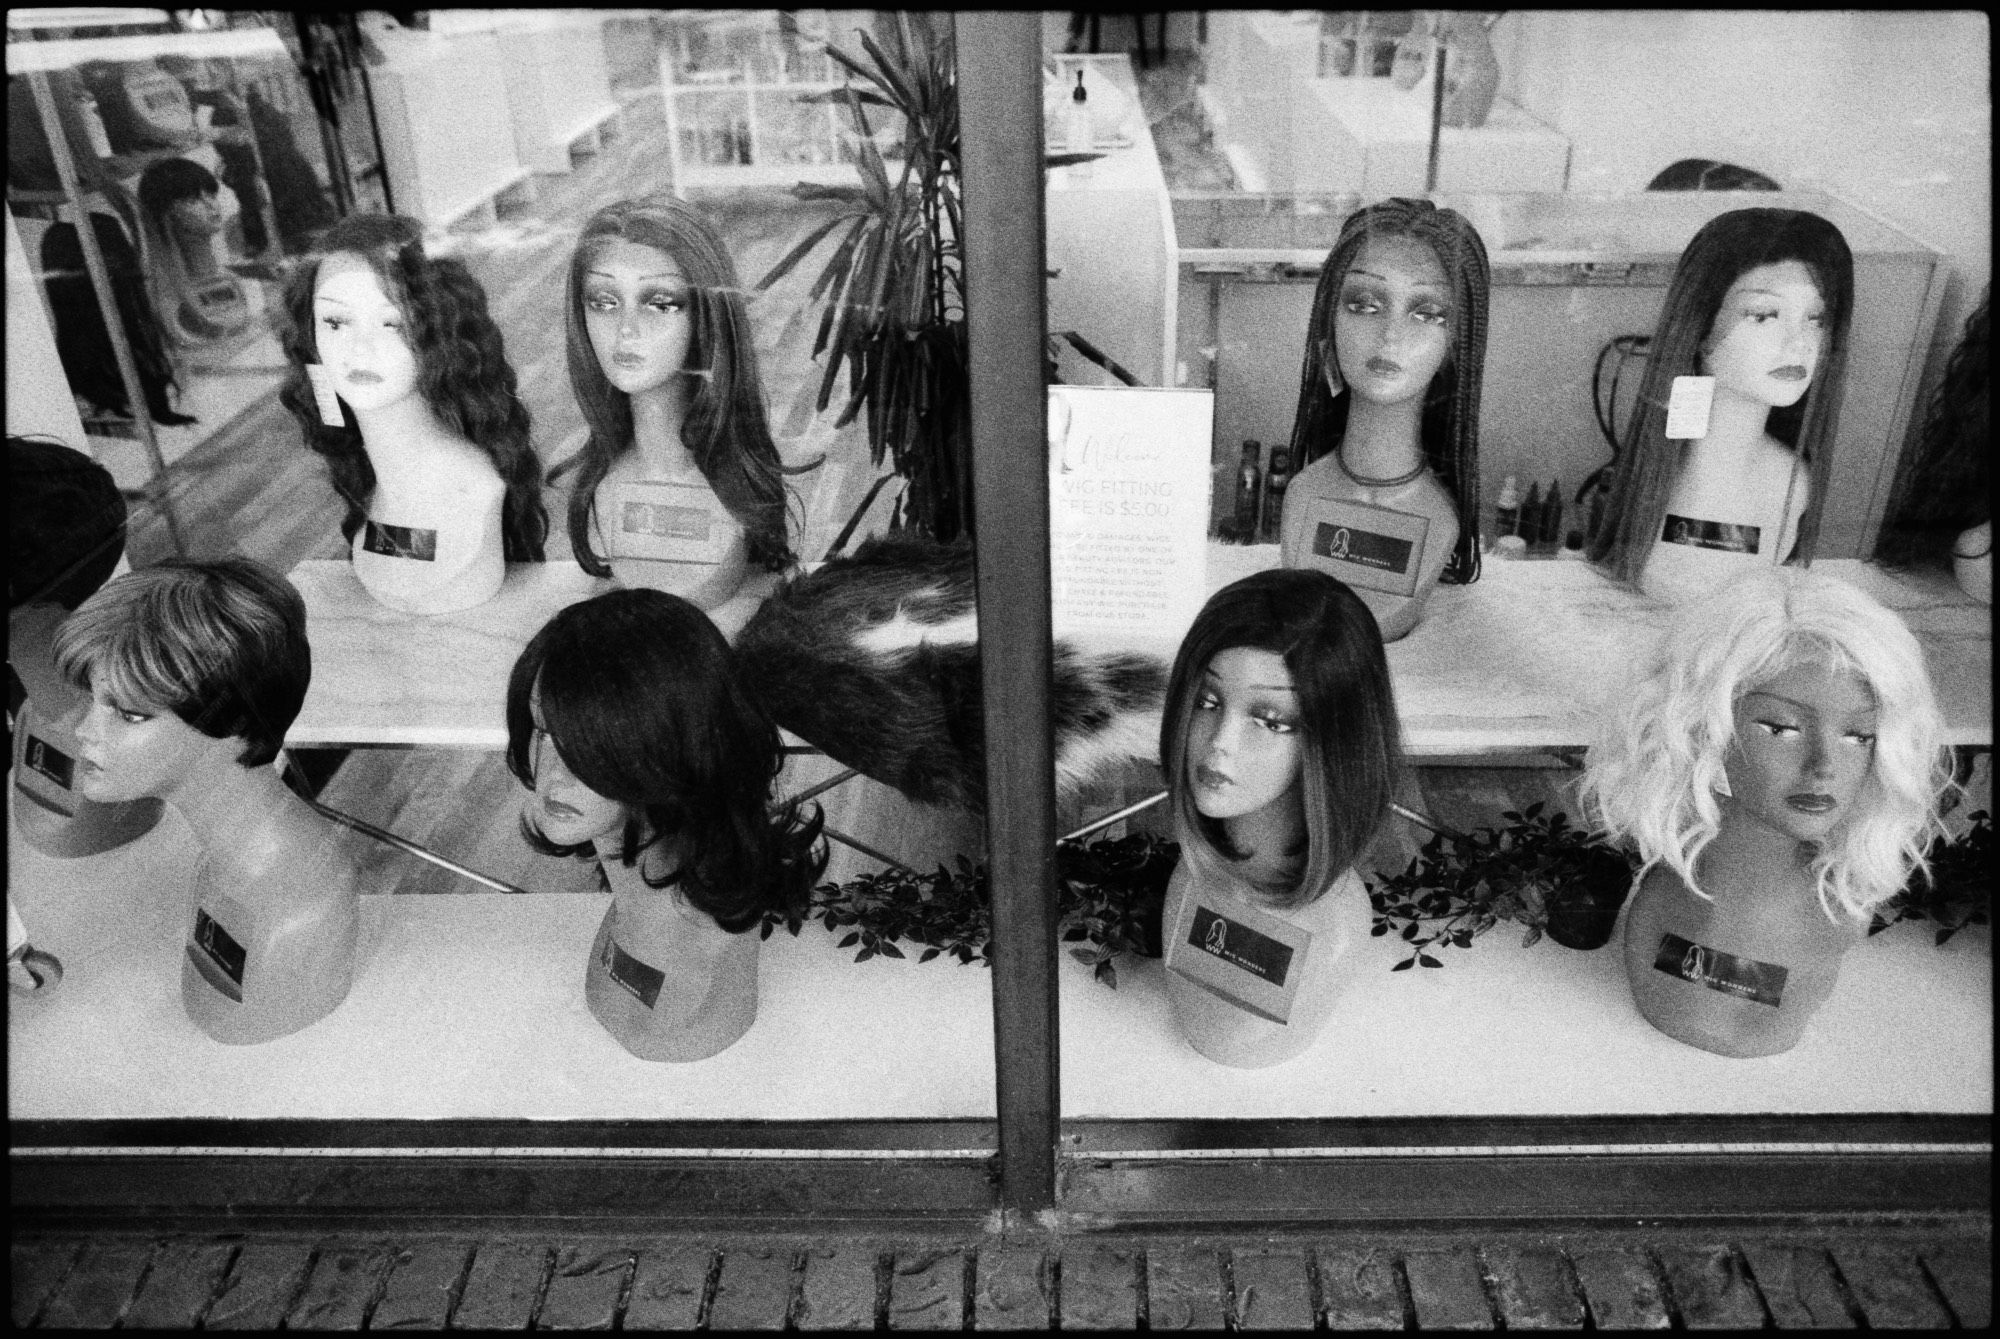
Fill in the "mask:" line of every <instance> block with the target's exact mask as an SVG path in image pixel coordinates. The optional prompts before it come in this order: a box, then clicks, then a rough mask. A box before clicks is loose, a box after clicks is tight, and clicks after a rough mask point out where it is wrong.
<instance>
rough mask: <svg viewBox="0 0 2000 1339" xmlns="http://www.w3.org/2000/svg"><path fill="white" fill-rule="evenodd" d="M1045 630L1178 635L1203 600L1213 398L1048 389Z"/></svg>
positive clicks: (1156, 390)
mask: <svg viewBox="0 0 2000 1339" xmlns="http://www.w3.org/2000/svg"><path fill="white" fill-rule="evenodd" d="M1048 419H1049V422H1048V443H1049V535H1050V547H1051V552H1050V554H1049V576H1050V578H1051V580H1052V582H1053V592H1052V603H1053V605H1054V620H1055V631H1056V633H1057V635H1062V634H1064V633H1075V632H1113V633H1115V632H1126V633H1133V632H1137V633H1142V634H1153V635H1159V636H1170V637H1178V636H1179V635H1180V634H1181V633H1182V632H1184V631H1185V630H1186V629H1187V627H1188V625H1189V624H1191V623H1193V622H1194V616H1195V615H1196V614H1198V613H1200V612H1201V606H1202V602H1203V601H1204V600H1205V599H1206V598H1207V595H1208V572H1207V562H1208V489H1209V468H1208V467H1209V437H1210V434H1211V433H1212V431H1213V428H1214V421H1215V394H1214V392H1213V391H1207V390H1170V389H1165V388H1160V387H1151V386H1051V387H1049V398H1048Z"/></svg>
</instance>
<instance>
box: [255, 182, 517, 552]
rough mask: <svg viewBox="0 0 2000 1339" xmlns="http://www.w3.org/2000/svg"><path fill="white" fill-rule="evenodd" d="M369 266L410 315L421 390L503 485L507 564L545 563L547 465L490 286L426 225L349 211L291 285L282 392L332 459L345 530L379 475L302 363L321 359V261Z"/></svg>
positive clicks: (362, 512) (357, 434)
mask: <svg viewBox="0 0 2000 1339" xmlns="http://www.w3.org/2000/svg"><path fill="white" fill-rule="evenodd" d="M339 255H348V256H354V257H357V258H359V259H360V260H362V261H364V262H365V263H366V264H367V266H368V268H369V269H370V270H372V271H373V272H374V274H375V277H376V279H377V280H379V281H380V282H381V285H382V292H383V293H384V294H385V295H386V296H387V297H388V299H389V300H390V301H392V302H394V303H395V304H396V305H397V306H398V307H399V308H401V310H402V314H403V319H404V322H405V325H404V332H405V333H404V339H405V341H406V342H407V343H408V345H409V348H410V352H411V353H412V354H413V355H414V356H415V358H416V365H417V393H418V394H420V395H422V396H423V399H424V403H425V404H426V405H428V406H429V407H430V410H431V412H432V413H433V414H435V415H436V416H437V420H438V422H439V423H441V424H443V425H444V426H445V427H446V428H447V429H449V430H450V431H451V432H452V433H454V434H456V435H457V436H459V437H461V438H463V439H464V440H466V441H467V442H470V443H471V444H472V445H473V446H475V447H478V448H479V450H480V451H482V452H484V453H485V455H486V456H487V458H488V459H489V460H491V461H492V462H493V468H494V470H495V471H496V472H497V473H498V474H499V476H500V479H501V482H502V483H503V484H505V486H506V493H505V496H504V497H503V499H502V501H501V505H500V536H501V541H502V546H503V552H504V554H505V557H506V560H507V561H508V562H540V561H542V544H543V540H544V539H545V538H546V537H547V534H548V528H549V520H548V512H547V511H546V510H544V508H543V506H542V462H541V458H540V457H539V456H537V455H536V454H535V448H534V445H533V443H532V442H531V441H530V439H529V424H528V408H527V406H526V405H524V404H522V403H521V397H520V396H519V395H517V394H515V376H514V369H513V367H512V366H511V365H510V364H509V363H508V361H507V350H506V344H505V341H504V340H503V339H502V337H501V334H500V327H499V326H497V325H495V324H494V322H493V317H492V315H491V314H490V313H489V312H488V311H487V308H486V291H485V290H484V289H483V288H481V287H480V286H479V281H478V280H476V279H474V278H473V277H472V274H471V272H470V271H469V270H467V269H466V268H465V265H464V263H463V262H462V261H459V260H457V259H456V258H454V257H450V256H431V255H428V254H426V253H425V251H424V229H423V225H422V224H421V223H418V222H417V221H416V220H415V219H411V218H404V217H402V216H400V215H393V214H352V215H349V216H348V217H347V218H344V219H342V220H341V221H340V222H339V223H336V224H335V225H334V226H333V227H331V228H329V229H327V230H326V233H325V234H324V235H323V236H322V237H321V239H320V243H319V249H318V251H316V252H315V253H314V254H313V255H312V256H311V257H309V258H308V259H307V260H306V261H305V262H304V263H303V264H301V265H300V266H299V267H298V269H297V270H295V271H294V272H293V274H292V276H291V278H290V279H289V280H288V281H287V283H286V285H285V313H286V316H287V318H288V319H287V321H286V323H285V329H284V332H283V339H284V348H285V357H286V358H287V359H288V360H289V361H290V363H291V372H290V374H289V375H288V376H287V377H286V378H285V383H284V385H283V387H282V388H281V389H280V390H279V392H278V398H279V400H280V401H281V402H282V403H283V404H284V406H285V408H287V409H289V410H291V412H292V417H293V418H295V419H297V420H298V424H299V429H300V431H302V432H303V433H304V434H305V440H306V445H307V446H308V447H311V448H312V449H313V450H314V451H316V452H318V453H319V454H320V455H322V456H325V457H326V463H327V470H328V472H329V473H330V474H331V475H332V476H333V486H334V489H335V491H337V492H338V493H339V494H340V496H341V499H342V500H343V501H345V502H346V504H347V515H346V517H345V518H344V519H343V520H342V522H341V533H342V534H343V535H344V536H346V537H348V538H350V539H351V538H353V536H354V533H355V531H357V530H359V529H360V528H361V523H362V522H363V521H364V520H366V519H367V515H368V503H369V500H370V499H371V498H372V497H373V496H374V494H375V470H374V467H373V466H371V465H370V464H369V462H368V453H367V451H366V450H364V449H363V446H362V440H361V428H360V425H359V424H358V423H357V422H356V421H355V418H354V411H353V409H351V408H350V407H348V406H347V405H346V404H342V405H341V408H340V417H341V423H340V426H339V427H329V426H328V425H327V424H325V423H323V422H321V421H320V416H319V408H318V402H317V400H316V399H315V398H314V396H313V391H312V385H311V382H310V381H309V380H308V378H307V376H306V367H307V366H308V365H309V364H313V363H317V362H319V361H320V356H319V348H318V345H317V343H316V342H315V337H314V333H313V332H314V329H315V324H314V320H313V295H314V293H315V291H316V290H317V288H318V284H319V273H320V267H321V265H322V264H323V263H324V262H325V261H326V260H327V258H329V257H332V256H339Z"/></svg>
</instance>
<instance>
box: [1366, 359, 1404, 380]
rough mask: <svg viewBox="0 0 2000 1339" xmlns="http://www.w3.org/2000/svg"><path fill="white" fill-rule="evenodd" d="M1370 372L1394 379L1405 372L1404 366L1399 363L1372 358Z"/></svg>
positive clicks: (1369, 362)
mask: <svg viewBox="0 0 2000 1339" xmlns="http://www.w3.org/2000/svg"><path fill="white" fill-rule="evenodd" d="M1368 370H1369V371H1370V372H1379V373H1381V374H1382V375H1383V376H1385V377H1393V376H1395V375H1397V374H1398V373H1400V372H1401V371H1402V370H1403V365H1402V364H1401V363H1398V362H1392V361H1390V360H1389V359H1387V358H1370V359H1369V360H1368Z"/></svg>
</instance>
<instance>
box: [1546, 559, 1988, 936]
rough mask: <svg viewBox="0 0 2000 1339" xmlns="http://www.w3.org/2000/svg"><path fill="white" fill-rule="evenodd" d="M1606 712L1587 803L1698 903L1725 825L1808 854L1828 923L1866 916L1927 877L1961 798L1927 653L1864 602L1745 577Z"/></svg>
mask: <svg viewBox="0 0 2000 1339" xmlns="http://www.w3.org/2000/svg"><path fill="white" fill-rule="evenodd" d="M1614 700H1615V702H1616V704H1617V705H1616V706H1615V707H1614V708H1612V709H1611V710H1610V711H1609V712H1608V713H1607V714H1606V716H1605V718H1604V720H1603V722H1602V724H1601V728H1600V732H1599V739H1598V742H1597V744H1596V745H1595V746H1594V747H1593V748H1592V749H1591V752H1590V756H1589V760H1588V764H1587V766H1586V768H1585V772H1584V778H1583V783H1582V794H1583V796H1584V798H1585V801H1586V802H1587V803H1588V804H1589V805H1590V806H1591V807H1592V809H1593V810H1594V811H1595V812H1596V813H1597V814H1598V815H1599V816H1600V820H1601V821H1602V822H1603V824H1604V826H1605V827H1606V828H1607V829H1608V830H1609V831H1610V832H1611V833H1613V834H1614V835H1616V836H1620V837H1625V838H1629V839H1630V840H1632V841H1633V842H1634V843H1635V844H1636V845H1637V846H1638V848H1639V852H1640V855H1641V856H1642V857H1643V858H1644V859H1645V861H1646V862H1647V863H1648V864H1653V863H1656V862H1664V863H1666V864H1667V866H1668V867H1669V868H1671V869H1672V870H1673V871H1674V872H1675V873H1676V874H1677V875H1679V876H1680V878H1681V879H1682V880H1683V881H1684V882H1685V883H1686V884H1687V885H1688V887H1690V888H1692V889H1694V891H1695V892H1696V893H1698V894H1701V895H1702V896H1704V897H1705V896H1707V894H1705V893H1701V888H1700V886H1699V884H1698V883H1697V882H1696V880H1695V876H1694V869H1695V861H1696V858H1697V857H1698V856H1699V855H1700V854H1701V852H1702V850H1703V848H1705V847H1706V846H1707V845H1708V844H1709V843H1710V842H1711V841H1713V840H1714V839H1715V837H1716V834H1717V833H1718V832H1720V831H1721V830H1722V828H1723V825H1724V824H1725V823H1736V822H1753V823H1761V824H1763V825H1764V826H1766V827H1769V828H1772V829H1774V830H1775V831H1777V832H1780V833H1783V834H1785V835H1787V836H1790V837H1792V838H1793V839H1794V840H1796V841H1799V842H1802V843H1810V844H1811V846H1812V847H1813V848H1814V851H1813V854H1812V858H1811V866H1810V867H1811V871H1812V874H1813V877H1814V879H1815V881H1816V884H1817V887H1818V890H1819V897H1820V902H1821V905H1822V906H1823V907H1824V908H1825V909H1826V912H1827V915H1828V916H1829V917H1834V916H1835V915H1836V912H1837V911H1845V912H1846V913H1848V914H1849V915H1852V916H1856V917H1860V916H1865V915H1867V914H1868V913H1869V912H1870V911H1871V910H1873V908H1875V907H1876V906H1878V905H1880V904H1881V903H1882V902H1883V901H1884V900H1886V899H1887V898H1889V897H1890V896H1891V895H1893V894H1894V893H1895V892H1896V891H1897V890H1898V889H1900V888H1901V887H1902V886H1903V884H1904V882H1905V880H1906V879H1907V878H1908V877H1909V875H1910V873H1911V871H1912V870H1913V869H1915V868H1917V867H1918V866H1919V865H1921V863H1922V852H1923V850H1924V848H1925V846H1926V845H1927V844H1928V842H1929V840H1930V838H1931V836H1932V835H1933V833H1934V832H1935V831H1936V830H1937V810H1938V802H1939V799H1940V797H1941V796H1942V794H1943V793H1944V791H1945V789H1946V788H1947V787H1948V786H1949V785H1950V784H1951V770H1950V762H1949V754H1948V752H1947V750H1946V749H1945V748H1944V745H1943V739H1944V722H1943V719H1942V718H1941V717H1940V716H1939V714H1938V708H1937V703H1936V700H1935V698H1934V697H1933V695H1932V692H1931V685H1930V679H1929V676H1928V675H1927V674H1926V673H1925V670H1924V657H1923V650H1922V648H1921V647H1920V646H1919V645H1918V644H1917V639H1916V638H1915V637H1914V636H1912V635H1911V633H1910V630H1909V629H1908V628H1907V627H1905V626H1904V625H1903V621H1902V619H1900V618H1898V617H1897V616H1896V614H1895V613H1894V612H1893V611H1891V610H1889V609H1887V608H1885V607H1883V606H1882V605H1881V604H1878V603H1877V602H1876V601H1875V600H1874V599H1873V598H1872V597H1870V596H1868V595H1866V594H1864V593H1863V592H1862V591H1860V590H1858V589H1856V588H1855V587H1853V586H1850V585H1848V584H1846V583H1845V582H1842V581H1837V580H1835V579H1834V578H1832V577H1829V576H1824V575H1821V574H1818V573H1815V572H1812V571H1810V570H1807V569H1802V568H1796V567H1776V568H1770V567H1766V568H1757V569H1753V570H1752V571H1750V572H1747V573H1745V574H1744V575H1743V576H1742V577H1740V578H1738V579H1737V580H1736V581H1733V582H1731V583H1730V584H1729V585H1727V586H1724V587H1722V588H1721V589H1720V590H1717V591H1715V592H1713V593H1712V594H1710V595H1707V596H1704V597H1702V598H1701V599H1699V600H1696V601H1694V602H1693V603H1691V604H1689V605H1687V606H1685V607H1683V608H1682V609H1681V610H1680V611H1679V612H1678V613H1677V614H1676V616H1675V618H1674V621H1673V622H1672V624H1671V625H1670V626H1669V629H1668V631H1667V633H1666V635H1665V636H1664V637H1662V638H1661V640H1660V642H1659V645H1658V646H1657V648H1656V649H1655V650H1654V652H1653V653H1652V655H1651V656H1650V657H1649V658H1648V659H1647V660H1646V661H1645V662H1644V663H1643V664H1642V665H1641V666H1640V667H1639V668H1638V673H1637V675H1636V683H1635V684H1634V685H1633V686H1632V687H1631V689H1630V690H1629V691H1627V692H1625V693H1623V694H1622V695H1620V696H1619V697H1617V698H1616V699H1614ZM1795 799H1798V800H1800V801H1801V802H1799V803H1794V802H1793V801H1794V800H1795Z"/></svg>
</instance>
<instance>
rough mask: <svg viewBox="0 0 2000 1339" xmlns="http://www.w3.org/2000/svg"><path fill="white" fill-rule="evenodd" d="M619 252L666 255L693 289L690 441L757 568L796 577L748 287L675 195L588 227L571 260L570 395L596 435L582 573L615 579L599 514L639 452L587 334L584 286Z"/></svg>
mask: <svg viewBox="0 0 2000 1339" xmlns="http://www.w3.org/2000/svg"><path fill="white" fill-rule="evenodd" d="M618 240H623V241H627V242H631V243H634V244H635V245H638V246H647V247H651V248H653V249H654V250H655V251H659V252H662V253H663V254H665V255H667V256H669V257H671V258H672V259H673V262H674V264H676V265H678V266H679V267H680V270H681V274H682V275H683V276H685V277H686V279H687V284H688V302H689V308H688V310H689V312H690V314H691V316H692V317H693V324H694V332H693V333H694V338H693V339H692V341H690V343H689V346H688V370H689V372H690V373H691V374H692V375H693V376H694V388H693V389H694V393H693V395H692V396H690V397H689V402H688V412H687V421H686V423H685V424H683V425H682V428H681V440H682V441H683V442H685V443H686V444H687V448H688V451H689V453H690V454H692V455H693V457H694V462H695V464H696V466H698V467H699V468H700V470H701V474H702V477H703V478H704V479H706V480H708V485H709V487H711V488H713V489H714V490H715V495H716V496H717V497H718V498H720V499H721V500H722V504H723V505H724V506H725V507H727V508H728V509H729V512H730V515H732V516H734V517H735V518H736V523H737V524H738V525H740V526H742V527H743V529H744V531H745V532H746V538H747V540H748V544H749V554H750V561H751V562H752V563H755V564H756V565H757V566H759V567H762V568H763V569H765V570H766V571H771V572H777V571H782V570H784V569H785V568H787V567H790V566H791V565H792V563H793V561H794V559H793V556H792V548H791V544H790V543H789V541H788V540H787V538H786V532H785V525H786V515H785V511H786V507H785V498H786V495H785V481H784V467H783V466H782V465H781V464H780V463H779V459H778V448H777V446H776V444H775V443H773V442H772V440H771V429H770V426H769V424H768V423H767V422H766V420H765V416H764V388H763V385H762V383H761V382H760V381H759V380H758V376H757V342H756V339H755V337H754V332H753V331H752V330H751V328H750V313H749V309H748V307H747V305H746V304H745V303H744V301H743V285H742V283H741V281H739V280H738V279H737V277H736V266H735V263H734V262H732V261H731V260H730V258H729V252H728V250H727V249H726V248H725V247H724V246H723V245H722V239H721V238H720V237H718V236H717V235H716V232H715V229H714V228H713V227H712V226H711V225H710V224H709V222H708V220H707V218H705V217H704V216H703V215H702V213H701V211H700V210H699V209H697V208H696V207H695V206H693V205H691V204H689V203H687V202H686V201H684V200H677V199H675V198H674V197H673V196H671V195H665V194H661V195H650V196H646V197H644V198H643V199H638V200H621V201H619V202H618V203H616V204H611V205H606V206H605V207H604V208H602V209H600V210H598V211H597V212H596V213H595V214H592V215H591V216H590V218H589V220H588V221H587V222H586V223H585V224H584V225H583V232H582V234H581V235H580V236H579V237H578V238H577V242H576V251H575V253H574V254H572V255H571V257H570V263H569V288H568V292H567V294H566V295H565V297H564V301H563V311H564V313H565V317H564V326H565V329H566V332H567V333H566V341H567V345H568V357H569V384H570V387H571V389H572V390H573V391H574V392H575V394H576V403H577V407H578V408H580V409H581V410H582V411H583V417H584V421H585V422H586V423H587V424H589V425H590V436H589V438H588V439H587V440H586V441H585V443H584V446H583V451H582V453H581V454H580V456H579V457H578V473H577V477H576V485H575V489H574V491H573V492H572V493H571V494H570V500H569V537H570V544H571V547H573V548H574V549H575V550H576V560H577V562H578V563H580V564H581V565H582V566H583V569H584V570H585V571H586V572H589V573H590V574H591V575H592V576H610V575H611V568H610V566H609V564H607V563H606V562H605V560H604V559H603V557H601V556H600V555H599V554H598V552H597V550H596V549H595V548H593V547H592V546H591V542H590V520H591V503H592V500H593V498H594V497H595V496H596V494H597V486H598V485H599V484H600V483H602V482H604V476H605V475H606V474H607V473H609V472H610V469H611V463H612V461H614V460H616V459H617V458H618V457H619V456H622V455H624V454H625V453H626V452H628V451H630V450H632V449H633V430H632V397H631V396H629V395H627V394H626V393H625V392H624V391H621V390H619V389H618V388H617V387H616V386H613V385H612V384H611V381H610V379H609V378H608V377H606V376H605V375H604V369H603V367H602V366H601V365H600V364H599V363H598V360H597V351H596V350H595V349H594V348H592V347H591V343H590V331H589V330H588V329H587V328H586V327H585V324H584V308H583V295H584V276H585V275H586V274H587V273H588V272H589V269H590V264H591V262H592V261H594V260H595V259H597V256H598V253H599V252H600V251H602V250H603V248H604V246H605V245H606V244H607V243H609V242H612V241H618ZM562 468H567V463H565V465H563V466H561V467H559V470H560V469H562Z"/></svg>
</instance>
